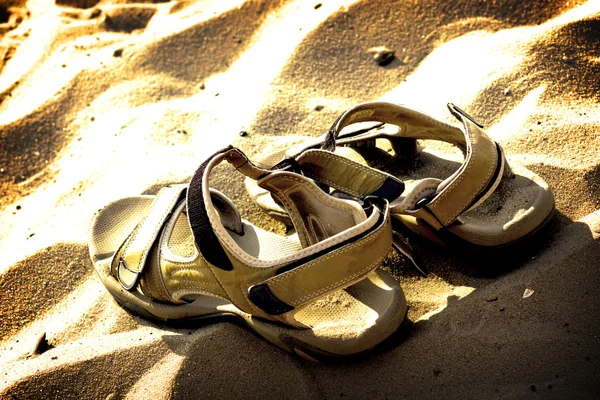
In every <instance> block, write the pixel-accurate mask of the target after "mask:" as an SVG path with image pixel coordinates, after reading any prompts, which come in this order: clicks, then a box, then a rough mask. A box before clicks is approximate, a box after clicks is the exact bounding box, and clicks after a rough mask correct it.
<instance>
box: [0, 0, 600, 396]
mask: <svg viewBox="0 0 600 400" xmlns="http://www.w3.org/2000/svg"><path fill="white" fill-rule="evenodd" d="M317 5H319V6H317ZM382 46H385V47H387V48H390V49H393V50H394V51H395V56H396V58H395V60H394V61H393V62H392V63H391V64H389V65H388V66H386V67H381V66H379V65H377V63H376V62H374V60H373V53H372V51H371V49H376V48H380V47H382ZM599 60H600V1H598V0H588V1H584V0H576V1H568V2H565V1H562V0H561V1H558V0H539V1H529V2H526V1H521V0H506V1H491V0H487V1H485V0H461V1H444V0H418V1H412V0H411V1H408V0H405V1H384V0H329V1H314V2H306V1H300V0H297V1H292V0H287V1H286V0H277V1H269V0H262V1H260V0H248V1H242V0H230V1H221V0H219V1H216V0H214V1H208V0H207V1H201V0H198V1H193V0H191V1H170V2H164V1H160V0H154V1H142V2H135V1H132V0H121V1H113V2H111V1H109V0H100V1H98V0H56V3H53V2H51V1H48V0H29V1H25V0H0V221H2V227H1V229H0V360H2V363H0V397H3V398H4V397H7V398H11V396H13V397H14V398H69V397H76V398H94V399H97V398H100V399H105V398H132V399H134V398H153V399H162V398H165V399H167V398H199V397H209V398H212V397H229V396H228V395H231V397H234V398H242V397H244V398H258V397H261V398H265V397H267V398H268V397H278V398H282V397H289V396H290V395H291V394H292V393H293V394H294V397H298V398H338V397H340V396H345V397H350V398H375V397H379V398H385V397H388V398H397V397H399V398H426V397H433V398H440V397H445V398H447V397H456V398H496V397H500V398H505V397H511V398H512V397H514V398H524V397H528V396H530V395H532V394H534V393H533V392H537V393H538V394H540V395H543V396H545V397H556V398H572V397H594V396H598V392H597V391H598V388H599V387H600V378H599V377H598V375H597V374H596V373H595V372H593V371H597V370H598V368H600V367H599V366H598V362H599V360H600V347H599V346H598V343H597V340H598V339H597V332H598V328H599V326H598V320H597V311H595V309H596V304H598V302H599V301H600V289H599V288H600V285H599V284H600V279H599V278H600V277H599V275H600V272H599V271H600V243H599V239H598V238H599V236H600V211H599V210H600V122H599V121H600V107H599V105H600V104H599V99H600V97H599V95H598V93H600V61H599ZM376 99H383V100H387V101H393V102H399V103H403V104H406V105H409V106H411V107H414V108H417V109H420V110H422V111H425V112H427V113H430V114H432V115H434V116H436V117H438V118H440V119H442V120H446V121H448V122H452V119H451V118H452V117H451V116H450V114H449V113H448V112H447V111H446V108H445V104H446V103H447V102H454V103H456V104H457V105H459V106H460V107H461V108H463V109H465V110H467V111H468V112H469V113H470V114H471V115H473V116H474V117H476V118H477V119H478V120H480V121H481V122H483V123H484V125H485V126H486V129H487V131H488V132H489V133H490V135H491V136H493V137H494V139H496V140H497V141H499V142H500V143H501V144H502V146H503V147H504V149H506V151H507V153H508V154H509V156H510V158H511V160H513V161H514V162H518V163H521V164H523V165H525V166H527V167H528V168H530V169H531V170H533V171H535V172H536V173H537V174H539V175H540V176H542V177H543V178H544V179H545V180H546V181H547V182H548V183H549V184H550V185H551V186H552V188H553V190H554V194H555V199H556V206H557V216H556V217H555V218H554V220H553V221H552V222H551V224H550V226H549V229H548V230H547V232H546V233H545V234H544V235H542V237H541V238H540V240H539V241H538V242H536V243H535V244H532V245H531V246H530V248H529V249H528V251H527V252H526V254H522V255H518V256H515V257H511V258H508V259H507V260H506V261H503V260H486V259H471V258H470V257H469V255H465V254H456V253H454V252H452V251H448V250H445V249H441V248H439V247H436V246H434V245H431V244H428V243H424V242H419V241H418V242H416V243H415V247H416V249H417V252H418V253H419V255H420V256H421V257H422V258H423V260H424V262H425V263H426V264H427V266H428V268H429V270H430V275H429V276H428V277H427V278H423V277H420V276H419V275H417V274H416V272H415V271H414V270H413V269H412V268H411V267H410V265H409V264H408V263H407V262H406V261H405V260H403V259H402V258H400V257H398V256H397V255H390V257H389V258H388V260H386V262H385V265H384V268H386V269H387V270H388V271H390V272H391V273H392V275H393V276H394V277H396V278H397V279H398V280H399V282H400V284H401V285H402V287H403V288H404V290H405V293H406V297H407V300H408V304H409V318H410V320H411V321H412V325H411V326H410V328H409V329H408V332H407V334H406V338H404V339H403V340H400V341H399V342H398V343H396V344H394V345H393V346H391V348H390V349H388V350H386V351H385V352H383V353H381V354H378V355H376V356H373V357H372V358H370V359H368V360H367V361H364V362H362V363H360V364H356V365H354V366H350V367H344V368H340V367H336V368H330V367H326V366H323V365H317V364H312V363H308V362H304V361H299V360H298V358H297V357H295V356H293V355H291V354H287V353H285V352H283V351H281V350H279V349H277V348H275V347H274V346H272V345H270V344H269V343H267V342H265V341H264V340H262V339H261V338H258V337H256V336H254V335H252V334H250V333H249V332H247V331H246V330H244V329H242V328H240V327H238V326H235V325H232V324H228V323H221V324H215V325H213V326H209V327H202V328H198V329H196V328H193V329H174V328H170V327H165V326H157V325H154V324H151V323H149V322H146V321H144V320H143V319H140V318H137V317H133V316H131V315H130V314H128V313H127V312H126V311H124V310H123V309H121V308H120V307H119V306H118V305H117V304H116V303H115V302H114V301H113V300H112V299H111V297H110V295H108V293H107V292H106V290H105V289H104V287H103V286H102V284H101V283H100V280H99V279H97V277H96V275H95V274H94V273H93V268H92V265H91V262H90V260H89V259H88V255H87V232H88V228H89V224H90V221H91V218H92V216H93V214H94V212H95V211H97V210H98V209H100V208H101V207H103V206H104V205H106V204H107V203H108V202H110V201H112V200H114V199H118V198H120V197H124V196H131V195H138V194H140V193H143V192H144V193H154V192H156V190H157V189H158V188H159V187H160V186H161V185H164V184H167V183H173V182H186V181H187V180H188V179H189V178H190V176H191V174H192V173H193V172H194V170H195V169H196V167H197V166H198V165H199V163H200V162H201V161H203V159H204V158H205V157H206V156H208V155H209V154H212V153H213V152H214V151H216V150H217V149H219V148H221V147H223V146H225V145H227V144H230V143H233V144H235V145H236V146H238V147H240V148H242V149H243V150H244V151H245V152H246V153H247V154H249V155H251V156H253V157H257V158H258V157H260V156H261V155H265V154H270V153H272V152H274V151H276V150H279V149H282V148H286V147H288V146H290V145H291V144H293V143H297V142H298V140H299V139H300V138H301V137H302V136H306V135H308V136H319V135H322V134H323V133H324V132H325V131H326V129H327V128H328V127H329V125H330V124H331V123H332V122H333V121H334V120H335V118H336V117H337V115H338V114H339V113H340V112H342V111H343V110H344V109H345V108H347V107H350V106H352V105H354V104H356V103H358V102H362V101H367V100H376ZM240 131H246V132H248V134H247V135H245V136H240V135H239V132H240ZM216 180H217V183H218V184H219V186H220V188H221V189H222V190H223V191H224V192H225V193H226V194H227V195H228V196H229V197H231V198H232V199H233V200H234V201H235V202H236V203H237V205H238V206H239V208H240V210H241V211H242V214H245V216H246V217H247V218H248V219H250V220H252V222H254V223H255V224H257V225H260V226H262V227H264V228H266V229H269V230H272V231H275V232H280V233H281V232H283V231H284V228H283V226H281V225H279V224H278V223H276V222H274V221H272V220H270V219H269V218H268V217H266V216H265V215H263V214H262V213H261V212H260V211H259V209H258V208H257V207H256V206H255V205H253V204H252V203H251V202H250V201H249V199H248V198H247V196H246V195H245V191H244V189H243V184H242V179H241V177H239V176H235V177H234V176H232V175H231V174H229V173H222V174H220V175H219V176H218V177H217V179H216ZM509 255H510V254H509ZM498 264H499V265H498ZM525 289H532V290H534V294H533V295H531V296H530V297H526V298H523V292H524V290H525ZM43 334H45V338H46V340H47V342H48V346H45V348H44V346H42V347H41V348H42V350H40V347H39V345H40V337H42V335H43ZM36 348H38V350H37V351H36V350H35V349H36ZM111 396H112V397H111Z"/></svg>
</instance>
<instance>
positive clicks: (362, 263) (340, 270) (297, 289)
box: [248, 198, 392, 315]
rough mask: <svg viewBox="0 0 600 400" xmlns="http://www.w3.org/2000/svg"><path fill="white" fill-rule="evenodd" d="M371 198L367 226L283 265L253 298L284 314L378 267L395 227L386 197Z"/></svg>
mask: <svg viewBox="0 0 600 400" xmlns="http://www.w3.org/2000/svg"><path fill="white" fill-rule="evenodd" d="M368 200H369V201H372V202H373V203H374V207H373V213H372V214H371V216H370V217H369V219H368V220H367V221H369V222H370V223H371V224H372V225H371V226H370V227H369V228H368V229H366V230H365V231H364V232H363V233H362V234H360V235H357V236H353V237H352V238H350V239H348V240H346V241H343V242H341V243H339V244H338V245H336V246H333V247H330V248H327V249H326V250H324V251H322V252H319V253H316V254H314V255H312V256H311V257H309V258H304V259H301V260H298V261H297V262H295V263H292V264H289V265H286V266H284V267H282V268H280V269H279V270H278V273H277V274H276V275H275V276H274V277H272V278H269V279H267V280H266V281H264V282H262V283H260V284H257V285H254V286H252V287H250V289H249V290H248V298H249V299H250V301H252V302H253V303H254V305H256V306H257V307H259V308H260V309H262V310H263V311H265V312H267V313H268V314H270V315H281V314H283V313H286V312H288V311H291V310H293V309H295V308H298V307H301V306H303V305H305V304H308V303H310V302H311V301H313V300H315V299H317V298H319V297H322V296H324V295H326V294H328V293H330V292H332V291H335V290H339V289H342V288H345V287H347V286H350V285H352V284H354V283H356V282H358V281H360V280H361V279H363V278H364V277H365V276H366V275H367V274H368V273H369V272H371V271H373V270H374V269H376V268H377V267H378V266H379V265H380V263H381V261H382V260H383V258H384V257H385V256H386V255H387V253H388V251H389V250H390V248H391V244H392V227H391V222H390V218H389V203H388V202H387V200H385V199H381V198H380V199H371V198H369V199H368Z"/></svg>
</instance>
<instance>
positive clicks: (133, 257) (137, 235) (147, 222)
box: [117, 185, 186, 290]
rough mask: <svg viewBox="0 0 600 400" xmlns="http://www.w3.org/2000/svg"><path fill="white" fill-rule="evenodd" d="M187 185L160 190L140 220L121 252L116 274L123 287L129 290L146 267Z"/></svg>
mask: <svg viewBox="0 0 600 400" xmlns="http://www.w3.org/2000/svg"><path fill="white" fill-rule="evenodd" d="M185 188H186V186H185V185H173V186H169V187H165V188H163V189H161V190H160V191H159V192H158V194H157V195H156V198H155V200H154V202H153V203H152V207H151V208H150V212H149V213H148V214H147V215H146V216H145V217H144V218H143V219H142V220H141V221H140V223H139V224H138V225H137V226H136V228H135V230H134V231H133V233H132V234H131V235H130V236H129V238H128V240H127V243H125V246H124V248H123V251H122V252H120V257H119V259H118V265H117V277H118V279H119V282H120V283H121V285H122V286H123V288H125V289H127V290H130V289H131V288H133V287H134V286H135V284H136V283H137V281H138V278H139V275H140V274H141V273H142V271H143V270H144V266H145V265H146V258H147V257H148V252H149V251H150V248H151V247H152V245H153V244H154V242H155V240H156V238H157V237H158V232H159V231H160V228H161V227H162V226H163V225H164V223H165V221H166V220H167V217H168V216H169V214H170V213H171V212H172V211H173V209H174V208H175V206H176V204H177V203H178V201H179V200H180V199H181V197H182V193H183V192H184V191H185Z"/></svg>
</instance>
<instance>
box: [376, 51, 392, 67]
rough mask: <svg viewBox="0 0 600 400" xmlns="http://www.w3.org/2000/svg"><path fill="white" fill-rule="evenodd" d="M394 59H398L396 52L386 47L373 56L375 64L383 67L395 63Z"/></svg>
mask: <svg viewBox="0 0 600 400" xmlns="http://www.w3.org/2000/svg"><path fill="white" fill-rule="evenodd" d="M394 58H396V55H395V53H394V51H393V50H389V49H387V48H385V47H382V48H381V49H380V50H379V51H377V52H376V53H375V55H374V56H373V59H374V60H375V62H376V63H377V64H378V65H380V66H382V67H385V66H386V65H389V64H390V63H391V62H392V61H394Z"/></svg>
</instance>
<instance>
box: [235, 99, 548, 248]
mask: <svg viewBox="0 0 600 400" xmlns="http://www.w3.org/2000/svg"><path fill="white" fill-rule="evenodd" d="M448 108H449V109H450V112H451V113H452V114H453V115H454V116H455V117H456V118H457V119H458V120H459V121H460V122H461V123H462V127H456V126H452V125H449V124H446V123H443V122H440V121H437V120H435V119H434V118H432V117H430V116H427V115H425V114H422V113H420V112H417V111H414V110H411V109H409V108H406V107H403V106H399V105H396V104H391V103H386V102H370V103H364V104H360V105H358V106H356V107H353V108H351V109H350V110H348V111H346V112H345V113H344V114H342V115H341V116H340V117H339V118H338V119H337V121H336V122H335V123H334V125H333V126H332V127H331V129H330V130H329V132H328V133H327V135H326V136H325V137H324V138H323V139H321V140H318V141H310V142H307V143H306V144H304V145H300V146H297V147H296V148H293V149H290V150H288V151H287V153H286V154H285V156H284V157H283V161H282V154H281V153H279V154H277V155H271V156H270V157H267V158H266V159H265V160H263V164H265V165H269V166H271V168H272V169H277V168H281V167H282V166H283V167H285V166H286V165H288V164H289V163H290V160H293V163H294V164H295V165H296V166H297V167H296V168H297V169H298V172H302V173H303V174H304V175H306V176H308V177H312V178H315V179H316V180H317V182H320V183H321V184H322V185H321V186H322V187H324V188H325V189H326V190H328V189H327V188H326V187H325V186H331V187H333V188H334V189H335V190H334V192H336V191H341V192H344V193H345V194H347V195H350V196H351V197H355V196H356V195H357V194H358V193H360V192H363V191H364V190H365V189H367V190H373V188H372V187H369V185H372V182H371V183H370V182H369V180H368V179H366V178H365V176H363V175H362V174H353V175H350V174H348V173H346V171H345V170H346V169H347V165H348V163H349V162H357V163H360V164H364V165H368V166H369V169H377V170H381V171H387V172H389V173H390V174H392V176H394V177H396V178H398V179H399V180H402V181H403V182H404V184H405V185H406V190H405V192H404V193H403V195H402V196H400V197H399V198H397V199H396V200H393V201H391V200H390V201H391V204H390V207H391V209H392V211H391V212H392V216H393V217H395V219H396V221H397V222H401V223H402V224H401V225H400V226H405V227H408V228H409V229H410V230H411V231H413V232H416V233H417V234H419V235H421V236H423V237H426V238H428V239H430V240H431V241H434V242H437V243H439V244H443V245H448V244H452V245H456V244H458V245H463V246H466V247H468V248H470V249H479V250H490V249H498V248H504V247H506V246H509V245H512V244H515V243H518V242H521V241H523V240H524V239H526V238H529V237H531V236H532V235H533V234H534V233H535V232H537V231H538V230H539V229H540V228H541V227H543V226H544V225H546V224H547V222H548V221H549V220H550V219H551V217H552V215H553V211H554V198H553V195H552V191H551V190H550V188H549V187H548V184H547V183H546V182H544V180H543V179H542V178H541V177H539V176H538V175H536V174H535V173H533V172H531V171H529V170H528V169H526V168H524V167H522V166H519V165H517V164H514V163H512V166H509V164H508V161H507V159H506V157H505V154H504V150H503V149H502V147H501V146H500V145H499V144H498V143H496V142H495V141H494V140H492V139H491V138H489V137H488V136H487V135H486V134H485V133H484V131H483V130H482V128H483V127H482V126H481V125H480V124H479V123H477V122H476V121H475V120H474V119H473V118H472V117H470V116H469V115H468V114H466V113H465V112H464V111H462V110H461V109H459V108H458V107H456V106H455V105H453V104H448ZM373 121H374V122H378V123H379V125H377V126H375V128H372V129H366V130H358V131H357V130H355V131H350V132H349V133H344V131H346V132H348V128H349V127H351V126H352V125H353V124H356V123H365V122H373ZM384 124H385V125H384ZM340 139H341V140H340ZM377 139H386V140H385V141H382V140H377ZM417 140H427V142H420V143H419V144H420V145H423V144H424V145H426V147H424V148H423V147H421V146H418V145H417ZM432 141H435V142H432ZM439 142H446V143H449V144H451V145H453V146H456V147H458V148H459V149H460V150H461V151H462V154H463V156H462V157H461V156H460V155H459V156H458V157H456V156H453V155H451V154H449V153H448V152H447V149H446V148H444V147H442V148H441V149H442V150H446V151H440V144H439ZM336 144H344V145H345V146H346V147H339V146H336ZM443 145H445V144H442V146H443ZM445 146H446V147H447V145H445ZM323 150H326V151H327V153H325V152H324V151H323ZM276 159H278V161H279V163H278V162H277V161H276ZM370 167H375V168H370ZM323 169H326V170H328V171H329V172H328V173H327V175H328V178H329V179H328V181H323V180H319V179H318V177H317V176H316V175H315V173H316V172H318V173H319V174H321V175H322V174H323V172H320V171H321V170H323ZM365 171H366V170H365ZM245 184H246V188H247V190H248V192H249V193H250V195H251V197H252V198H253V199H254V201H255V202H256V203H257V204H258V205H259V206H260V207H261V208H262V209H263V210H265V211H266V212H268V213H269V214H270V215H273V216H274V217H276V218H278V219H280V220H281V221H283V222H286V223H289V218H288V216H287V214H286V213H285V211H284V210H283V208H281V206H280V204H278V203H277V201H275V200H274V199H273V198H272V197H271V196H270V194H269V193H267V192H265V191H264V190H262V189H261V188H260V187H258V186H257V185H255V184H254V183H253V182H250V181H249V180H248V179H247V180H246V183H245ZM332 194H335V193H332ZM394 226H395V228H394V229H395V230H396V231H398V230H399V229H398V228H396V225H394Z"/></svg>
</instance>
